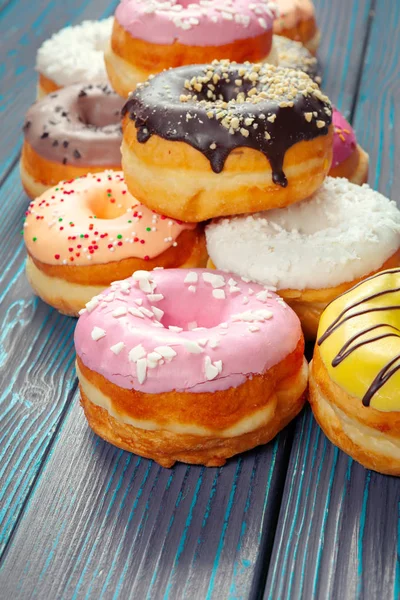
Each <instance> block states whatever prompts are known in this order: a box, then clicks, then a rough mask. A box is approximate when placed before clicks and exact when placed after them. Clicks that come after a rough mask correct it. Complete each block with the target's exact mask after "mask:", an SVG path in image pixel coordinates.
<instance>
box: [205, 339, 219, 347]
mask: <svg viewBox="0 0 400 600" xmlns="http://www.w3.org/2000/svg"><path fill="white" fill-rule="evenodd" d="M208 345H209V346H210V348H217V346H219V340H218V339H217V338H211V340H210V341H209V342H208Z"/></svg>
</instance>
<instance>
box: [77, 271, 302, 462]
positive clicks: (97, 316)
mask: <svg viewBox="0 0 400 600" xmlns="http://www.w3.org/2000/svg"><path fill="white" fill-rule="evenodd" d="M75 347H76V353H77V373H78V377H79V383H80V391H81V402H82V405H83V408H84V411H85V414H86V417H87V419H88V422H89V425H90V426H91V427H92V429H93V430H94V431H95V432H96V433H97V434H98V435H100V436H101V437H102V438H104V439H105V440H107V441H109V442H111V443H113V444H115V445H116V446H119V447H121V448H124V449H127V450H130V451H132V452H135V453H136V454H139V455H141V456H145V457H148V458H153V459H154V460H156V461H157V462H158V463H160V464H161V465H163V466H166V467H170V466H171V465H173V464H174V463H175V461H183V462H188V463H195V464H204V465H206V466H218V465H222V464H224V463H225V461H226V459H227V458H229V457H230V456H233V455H234V454H237V453H238V452H242V451H244V450H248V449H250V448H253V447H255V446H257V445H259V444H264V443H266V442H268V441H269V440H270V439H272V438H273V437H274V436H275V435H276V434H277V433H278V431H280V430H281V429H282V428H283V427H284V426H285V425H286V424H287V423H288V422H289V421H290V420H291V419H293V417H294V416H295V415H296V414H297V413H298V412H299V411H300V410H301V408H302V406H303V404H304V399H305V392H306V388H307V371H308V367H307V363H306V361H305V359H304V356H303V353H304V339H303V334H302V331H301V327H300V322H299V320H298V318H297V316H296V315H295V313H294V312H293V311H292V310H291V309H290V308H289V307H288V306H287V305H286V304H285V302H284V301H283V300H282V299H281V298H279V297H278V296H277V295H276V294H275V293H273V292H271V291H270V289H268V288H265V287H263V286H261V285H258V284H254V283H250V282H249V280H247V279H240V278H238V277H234V276H232V275H230V274H227V273H225V272H222V271H214V270H208V269H193V270H189V269H169V270H163V269H160V270H159V269H156V270H154V271H150V272H149V271H137V272H136V273H134V274H133V276H132V277H131V278H129V279H126V280H123V281H117V282H115V283H113V284H112V285H111V288H109V289H107V290H106V291H104V292H103V293H101V294H100V295H98V296H96V297H94V298H93V299H92V300H91V301H90V302H88V303H87V305H86V309H84V310H83V311H81V317H80V319H79V321H78V324H77V327H76V331H75Z"/></svg>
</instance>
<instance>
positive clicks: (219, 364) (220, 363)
mask: <svg viewBox="0 0 400 600" xmlns="http://www.w3.org/2000/svg"><path fill="white" fill-rule="evenodd" d="M214 367H217V369H218V373H221V371H222V360H216V361H215V363H214Z"/></svg>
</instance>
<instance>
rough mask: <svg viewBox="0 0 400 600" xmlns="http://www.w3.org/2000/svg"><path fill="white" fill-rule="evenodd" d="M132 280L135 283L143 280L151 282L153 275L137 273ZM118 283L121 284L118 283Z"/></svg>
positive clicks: (144, 272) (147, 272)
mask: <svg viewBox="0 0 400 600" xmlns="http://www.w3.org/2000/svg"><path fill="white" fill-rule="evenodd" d="M132 279H134V280H135V281H140V280H141V279H147V280H151V279H152V275H151V273H150V271H135V272H134V273H133V275H132ZM116 283H119V282H116Z"/></svg>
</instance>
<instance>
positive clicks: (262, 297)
mask: <svg viewBox="0 0 400 600" xmlns="http://www.w3.org/2000/svg"><path fill="white" fill-rule="evenodd" d="M268 297H269V294H268V291H267V290H264V291H262V292H258V294H256V298H257V300H259V301H260V302H266V301H267V298H268Z"/></svg>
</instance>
